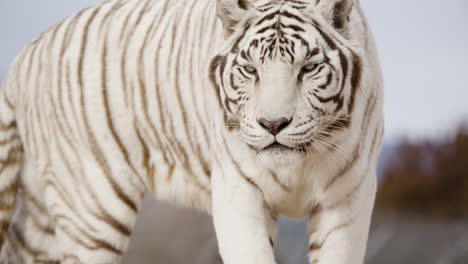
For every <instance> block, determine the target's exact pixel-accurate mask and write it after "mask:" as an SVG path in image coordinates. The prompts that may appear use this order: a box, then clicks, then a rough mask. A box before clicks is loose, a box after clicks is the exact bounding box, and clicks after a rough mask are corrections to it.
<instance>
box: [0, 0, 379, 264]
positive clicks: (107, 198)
mask: <svg viewBox="0 0 468 264" xmlns="http://www.w3.org/2000/svg"><path fill="white" fill-rule="evenodd" d="M216 14H217V15H216ZM382 98H383V91H382V81H381V73H380V67H379V62H378V58H377V53H376V49H375V46H374V42H373V39H372V36H371V33H370V31H369V29H368V26H367V24H366V20H365V18H364V16H363V14H362V11H361V8H360V6H359V3H358V2H357V1H352V0H321V1H320V0H259V1H247V0H218V1H217V2H216V1H213V0H178V1H176V0H110V1H107V2H105V3H103V4H101V5H99V6H96V7H92V8H89V9H86V10H83V11H81V12H79V13H78V14H76V15H74V16H72V17H71V18H69V19H67V20H66V21H64V22H63V23H61V24H60V25H57V26H55V27H53V28H52V29H50V30H49V31H47V32H46V33H44V34H43V35H42V36H40V37H39V38H37V39H36V40H34V41H33V42H32V43H31V44H30V45H29V46H28V47H27V48H26V49H24V50H23V51H22V52H21V54H20V55H19V56H18V57H17V58H16V60H15V61H14V63H13V65H12V67H11V70H10V72H9V74H8V75H7V77H6V79H5V81H4V83H3V89H2V90H1V92H0V155H1V158H0V205H1V206H0V208H1V209H0V223H1V224H0V228H1V229H0V230H1V231H0V232H1V233H0V234H1V237H2V241H3V242H4V243H3V246H2V251H1V256H0V257H1V260H0V262H2V263H57V262H60V263H115V262H118V261H120V260H121V257H122V254H123V253H124V251H125V250H126V248H127V245H128V240H129V236H130V234H131V230H132V227H133V225H134V223H135V218H136V214H137V210H138V208H139V205H140V203H141V201H142V198H143V197H144V195H145V194H147V193H154V194H155V195H156V196H157V197H159V198H161V199H167V200H172V201H177V202H179V203H182V204H184V205H189V206H194V207H197V208H200V209H202V210H206V211H208V212H210V213H212V215H213V218H214V223H215V229H216V234H217V239H218V244H219V249H220V254H221V256H222V258H223V261H224V263H225V264H239V263H242V264H274V263H275V259H274V254H273V241H274V238H275V233H276V231H275V228H276V220H277V217H278V216H279V215H282V216H286V217H292V218H303V217H309V218H310V221H309V229H308V231H309V237H310V242H309V243H310V244H309V245H310V247H309V252H308V253H309V254H308V257H309V261H310V263H320V264H339V263H347V264H349V263H351V264H355V263H362V262H363V258H364V254H365V245H366V241H367V236H368V229H369V222H370V217H371V211H372V207H373V201H374V196H375V189H376V177H375V173H376V162H377V159H378V156H379V152H380V146H381V141H382V134H383V115H382V100H383V99H382ZM15 197H16V199H15ZM10 222H11V225H10Z"/></svg>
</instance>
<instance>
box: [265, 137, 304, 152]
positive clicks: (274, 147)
mask: <svg viewBox="0 0 468 264" xmlns="http://www.w3.org/2000/svg"><path fill="white" fill-rule="evenodd" d="M311 143H312V142H307V143H302V144H298V145H296V146H294V147H290V146H287V145H285V144H281V143H280V142H278V141H276V140H275V141H274V142H273V143H271V144H270V145H268V146H266V147H264V148H263V149H261V150H260V151H262V152H297V153H301V154H305V153H307V150H308V147H309V146H310V144H311Z"/></svg>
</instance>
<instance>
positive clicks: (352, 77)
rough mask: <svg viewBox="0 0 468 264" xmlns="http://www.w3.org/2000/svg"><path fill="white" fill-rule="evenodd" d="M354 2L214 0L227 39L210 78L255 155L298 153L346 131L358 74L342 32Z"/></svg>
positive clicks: (229, 122) (319, 148) (277, 157)
mask: <svg viewBox="0 0 468 264" xmlns="http://www.w3.org/2000/svg"><path fill="white" fill-rule="evenodd" d="M352 8H353V0H322V1H320V0H263V1H262V0H259V1H247V0H244V1H242V0H218V6H217V11H218V17H219V18H220V19H221V21H222V22H223V25H224V32H225V35H226V44H225V46H224V47H223V50H222V52H220V53H219V54H218V55H217V56H215V57H214V59H213V60H212V63H211V68H210V71H211V72H210V74H211V80H212V82H213V83H214V85H215V87H216V88H217V93H218V95H219V98H218V99H219V102H220V104H221V105H222V107H223V109H224V111H225V119H224V122H225V125H226V127H227V128H228V129H230V130H237V131H239V133H240V135H241V136H242V139H243V141H244V142H245V143H246V144H247V145H248V146H249V147H250V148H251V149H252V150H254V151H255V152H256V154H257V155H258V157H259V158H261V159H264V160H270V161H271V160H272V158H273V160H274V162H279V161H284V162H286V163H288V162H291V161H293V160H303V159H304V158H306V157H307V156H308V155H310V154H312V153H314V152H324V151H326V149H327V148H329V147H330V146H332V145H333V144H337V141H339V140H342V139H343V137H345V136H346V131H347V130H348V129H349V126H350V122H351V118H350V117H351V115H352V113H353V109H354V100H355V98H354V97H355V96H354V95H355V94H356V89H357V88H358V86H359V82H360V78H361V74H362V73H361V71H362V69H361V68H362V67H361V59H360V57H359V56H358V53H357V52H356V51H355V49H354V48H353V47H352V46H351V45H350V44H349V40H348V39H347V36H348V33H349V16H350V13H351V10H352ZM338 135H340V136H338Z"/></svg>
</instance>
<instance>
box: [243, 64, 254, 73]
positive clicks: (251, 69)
mask: <svg viewBox="0 0 468 264" xmlns="http://www.w3.org/2000/svg"><path fill="white" fill-rule="evenodd" d="M244 70H245V71H246V72H248V73H250V74H255V73H256V72H257V69H255V68H254V67H252V66H244Z"/></svg>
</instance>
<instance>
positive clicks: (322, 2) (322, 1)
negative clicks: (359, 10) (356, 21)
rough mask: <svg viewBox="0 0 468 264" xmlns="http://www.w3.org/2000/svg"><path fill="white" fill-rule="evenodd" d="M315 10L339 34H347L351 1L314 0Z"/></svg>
mask: <svg viewBox="0 0 468 264" xmlns="http://www.w3.org/2000/svg"><path fill="white" fill-rule="evenodd" d="M316 1H317V2H316V8H317V9H318V10H319V12H320V13H321V14H322V15H323V17H325V19H326V20H327V21H328V22H329V23H330V24H331V25H332V26H333V27H334V28H335V29H336V30H338V31H339V32H341V33H345V34H346V33H347V32H348V27H349V16H350V14H351V11H352V10H353V0H316Z"/></svg>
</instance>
